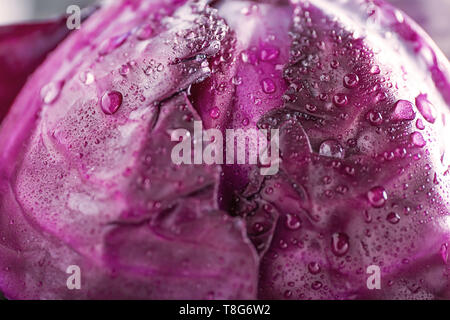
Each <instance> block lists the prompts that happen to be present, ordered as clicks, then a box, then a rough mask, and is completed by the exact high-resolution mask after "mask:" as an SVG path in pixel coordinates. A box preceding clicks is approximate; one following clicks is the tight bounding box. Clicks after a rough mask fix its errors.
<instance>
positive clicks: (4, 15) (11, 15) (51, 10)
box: [0, 0, 450, 57]
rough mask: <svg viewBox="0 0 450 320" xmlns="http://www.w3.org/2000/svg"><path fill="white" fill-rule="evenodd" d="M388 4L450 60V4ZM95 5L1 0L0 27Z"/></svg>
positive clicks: (404, 0)
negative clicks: (415, 24)
mask: <svg viewBox="0 0 450 320" xmlns="http://www.w3.org/2000/svg"><path fill="white" fill-rule="evenodd" d="M148 1H152V0H148ZM330 1H334V0H330ZM387 1H389V2H391V3H393V4H395V5H397V6H398V7H399V8H400V9H402V10H403V11H405V12H406V13H407V14H409V15H410V16H411V17H413V18H414V19H415V20H416V21H417V22H418V23H419V24H421V25H422V27H423V28H424V29H425V30H426V31H427V32H428V33H429V34H430V35H431V37H432V38H433V39H434V40H435V41H436V42H437V43H438V45H439V46H440V47H441V49H442V50H443V51H444V52H445V53H446V54H447V57H450V18H449V17H450V0H387ZM94 2H95V0H0V25H5V24H9V23H15V22H26V21H32V20H36V19H38V20H43V19H47V18H50V17H55V16H58V15H60V14H61V13H64V12H65V11H66V8H67V7H68V6H69V5H73V4H75V5H79V6H80V7H85V6H88V5H89V4H92V3H94Z"/></svg>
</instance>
